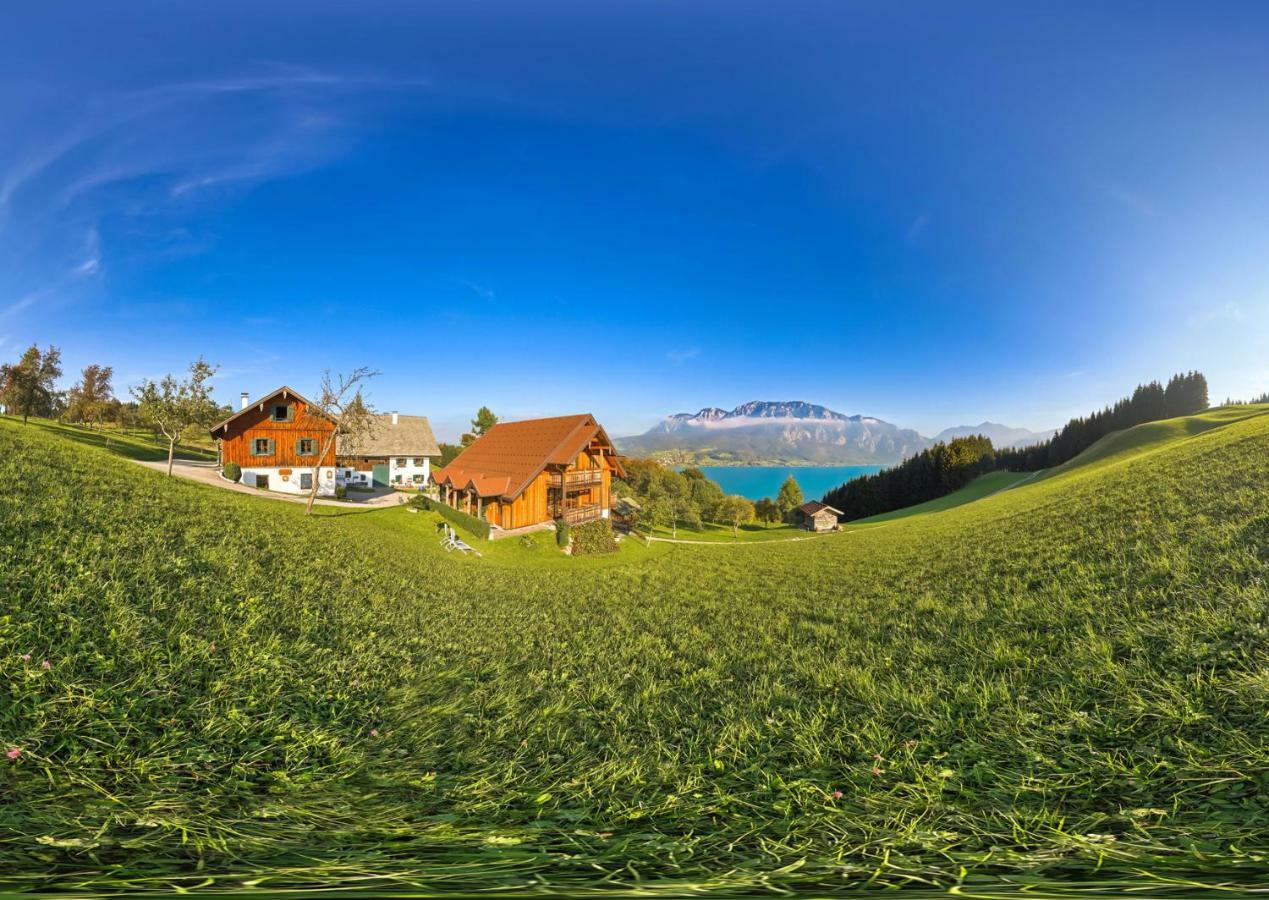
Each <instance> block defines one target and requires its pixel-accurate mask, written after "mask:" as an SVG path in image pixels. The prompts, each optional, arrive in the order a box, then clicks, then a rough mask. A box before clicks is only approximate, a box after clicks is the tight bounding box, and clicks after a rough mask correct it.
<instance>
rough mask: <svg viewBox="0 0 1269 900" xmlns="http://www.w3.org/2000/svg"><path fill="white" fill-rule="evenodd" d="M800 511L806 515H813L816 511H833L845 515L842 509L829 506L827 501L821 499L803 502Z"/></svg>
mask: <svg viewBox="0 0 1269 900" xmlns="http://www.w3.org/2000/svg"><path fill="white" fill-rule="evenodd" d="M798 512H800V513H801V514H802V515H804V516H813V515H815V514H816V513H820V512H831V513H833V514H835V515H839V516H840V515H843V513H842V511H841V510H840V509H834V508H833V507H831V506H829V505H828V504H827V503H821V502H820V501H819V500H811V501H808V502H807V503H803V504H802V505H801V506H799V507H798Z"/></svg>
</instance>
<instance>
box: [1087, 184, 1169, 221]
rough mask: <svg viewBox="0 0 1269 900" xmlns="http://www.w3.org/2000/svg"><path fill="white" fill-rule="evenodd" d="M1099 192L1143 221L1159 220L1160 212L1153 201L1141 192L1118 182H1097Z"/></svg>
mask: <svg viewBox="0 0 1269 900" xmlns="http://www.w3.org/2000/svg"><path fill="white" fill-rule="evenodd" d="M1095 187H1096V189H1097V191H1098V192H1099V193H1100V194H1101V195H1102V196H1103V197H1105V198H1106V199H1107V200H1109V201H1110V202H1111V203H1113V204H1115V205H1116V206H1118V207H1120V208H1121V209H1125V210H1127V211H1128V212H1130V213H1133V214H1134V215H1136V216H1137V217H1138V218H1142V219H1157V218H1159V210H1158V208H1157V207H1156V206H1155V203H1154V201H1153V200H1151V199H1150V198H1149V197H1148V196H1146V195H1145V194H1143V193H1141V192H1140V191H1136V190H1133V189H1132V188H1130V187H1127V186H1126V185H1123V184H1120V183H1118V182H1111V181H1099V182H1095Z"/></svg>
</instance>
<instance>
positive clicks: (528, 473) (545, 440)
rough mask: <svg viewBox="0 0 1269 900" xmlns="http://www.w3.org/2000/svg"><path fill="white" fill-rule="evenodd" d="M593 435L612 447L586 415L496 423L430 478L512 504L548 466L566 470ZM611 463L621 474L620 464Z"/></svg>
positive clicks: (592, 438)
mask: <svg viewBox="0 0 1269 900" xmlns="http://www.w3.org/2000/svg"><path fill="white" fill-rule="evenodd" d="M597 437H598V438H599V439H600V440H601V441H602V442H603V444H604V446H605V447H607V448H608V449H609V450H611V449H612V441H610V440H609V439H608V435H607V434H606V433H605V432H604V429H603V428H601V427H600V425H599V423H598V422H596V421H595V418H594V416H591V415H590V414H581V415H575V416H555V417H553V418H549V419H527V420H525V421H523V422H499V423H498V424H497V425H495V426H493V427H492V428H490V429H489V430H488V431H487V432H485V433H484V434H483V435H481V436H480V437H478V438H477V439H476V440H475V441H474V442H473V443H472V445H471V446H470V447H468V448H467V449H466V450H464V451H463V452H462V453H460V454H458V456H457V457H455V459H454V461H453V462H451V463H450V464H449V465H448V466H445V467H444V468H442V469H440V470H439V471H437V472H436V473H435V475H434V476H433V477H434V478H435V479H436V481H437V482H438V483H439V484H450V485H452V486H453V487H456V488H458V489H460V490H466V489H468V488H471V489H473V490H475V491H476V492H477V493H478V494H479V495H480V496H482V497H505V498H507V499H508V500H511V499H514V498H516V497H518V496H519V495H520V494H521V493H522V492H523V491H524V489H525V488H526V487H528V486H529V484H530V483H532V481H533V479H535V478H537V476H538V474H539V473H540V472H541V471H542V470H543V469H545V468H546V467H547V466H551V465H555V466H567V465H568V464H569V463H571V462H572V461H573V460H574V459H576V458H577V454H579V453H581V452H582V450H584V449H585V448H586V447H587V446H588V445H589V444H590V442H591V441H592V440H594V439H595V438H597ZM614 462H616V460H615V459H614ZM616 465H617V471H618V472H620V473H622V474H624V469H622V467H621V463H620V462H616Z"/></svg>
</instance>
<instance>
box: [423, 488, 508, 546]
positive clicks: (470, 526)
mask: <svg viewBox="0 0 1269 900" xmlns="http://www.w3.org/2000/svg"><path fill="white" fill-rule="evenodd" d="M410 505H411V506H415V507H418V508H419V509H428V510H431V511H432V512H437V513H440V514H441V518H444V519H448V520H449V521H450V522H451V523H452V524H454V525H457V526H458V527H459V528H462V529H464V530H466V531H469V532H471V533H472V534H474V535H475V536H476V537H478V538H484V539H485V540H489V523H488V522H486V521H485V520H484V519H478V518H476V517H475V516H469V515H468V514H467V513H465V512H462V511H461V510H457V509H454V507H452V506H446V505H445V504H444V503H440V502H438V501H436V500H433V499H432V498H431V497H425V496H423V495H422V494H419V495H418V496H417V497H415V498H413V499H412V500H411V501H410Z"/></svg>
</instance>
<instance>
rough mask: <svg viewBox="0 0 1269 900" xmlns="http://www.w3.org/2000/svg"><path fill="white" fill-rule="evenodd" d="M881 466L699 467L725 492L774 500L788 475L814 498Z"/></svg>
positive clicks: (806, 496) (810, 497)
mask: <svg viewBox="0 0 1269 900" xmlns="http://www.w3.org/2000/svg"><path fill="white" fill-rule="evenodd" d="M883 468H885V467H884V466H701V471H702V472H704V473H705V476H706V477H707V478H711V479H713V480H714V481H717V482H718V483H719V485H721V486H722V489H723V491H724V492H725V493H728V494H739V495H740V496H742V497H748V498H749V499H750V500H760V499H762V498H763V497H770V498H771V499H772V500H774V499H775V495H776V494H778V493H779V492H780V485H782V484H784V479H786V478H788V477H789V476H790V475H792V476H793V478H794V480H795V481H797V483H798V485H799V486H800V487H801V488H802V496H803V497H805V498H806V499H807V500H818V499H819V498H820V497H822V496H824V492H825V491H827V490H829V489H830V488H835V487H837V486H838V485H839V484H841V483H842V482H844V481H850V480H851V479H852V478H858V477H859V476H861V475H871V474H873V473H874V472H880V471H881V470H882V469H883Z"/></svg>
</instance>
